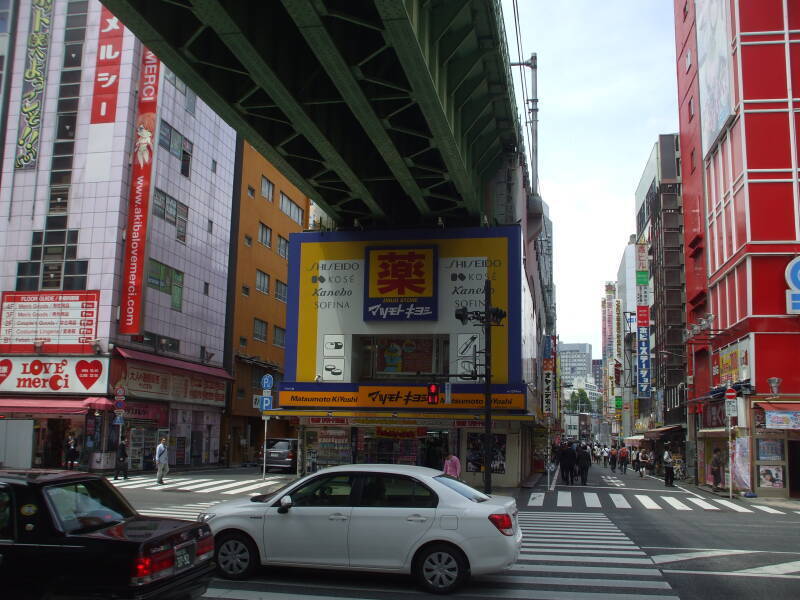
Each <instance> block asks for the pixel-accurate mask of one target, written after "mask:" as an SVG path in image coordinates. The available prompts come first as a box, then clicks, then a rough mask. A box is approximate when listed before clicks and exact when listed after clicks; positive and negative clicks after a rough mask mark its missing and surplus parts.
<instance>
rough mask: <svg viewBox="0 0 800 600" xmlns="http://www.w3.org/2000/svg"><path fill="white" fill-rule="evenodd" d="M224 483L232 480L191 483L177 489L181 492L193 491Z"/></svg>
mask: <svg viewBox="0 0 800 600" xmlns="http://www.w3.org/2000/svg"><path fill="white" fill-rule="evenodd" d="M226 481H233V479H212V480H210V481H204V482H203V483H193V484H191V485H184V486H181V487H180V488H178V489H181V490H194V489H197V488H202V487H208V486H210V485H215V484H217V483H224V482H226Z"/></svg>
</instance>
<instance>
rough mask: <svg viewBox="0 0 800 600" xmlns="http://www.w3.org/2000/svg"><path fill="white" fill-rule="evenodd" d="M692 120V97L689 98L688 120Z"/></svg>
mask: <svg viewBox="0 0 800 600" xmlns="http://www.w3.org/2000/svg"><path fill="white" fill-rule="evenodd" d="M692 119H694V96H692V97H691V98H689V120H690V121H691V120H692Z"/></svg>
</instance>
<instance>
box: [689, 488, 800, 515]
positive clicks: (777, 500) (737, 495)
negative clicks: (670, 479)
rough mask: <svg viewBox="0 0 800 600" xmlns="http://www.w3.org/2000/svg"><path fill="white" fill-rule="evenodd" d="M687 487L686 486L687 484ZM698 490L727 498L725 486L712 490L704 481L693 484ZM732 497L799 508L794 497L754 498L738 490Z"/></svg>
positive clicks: (751, 502)
mask: <svg viewBox="0 0 800 600" xmlns="http://www.w3.org/2000/svg"><path fill="white" fill-rule="evenodd" d="M687 487H688V486H687ZM693 487H696V488H697V489H699V490H703V491H704V492H705V493H706V494H711V495H713V496H719V497H720V498H726V499H727V498H728V490H727V488H722V489H720V490H717V491H714V489H713V488H712V487H711V486H710V485H708V484H705V483H701V484H698V485H695V486H693ZM733 499H734V500H739V501H741V502H744V503H745V504H762V505H765V506H773V507H776V508H777V507H781V508H786V509H788V510H800V500H797V499H794V498H771V497H769V496H756V497H755V498H747V497H745V496H742V495H741V494H740V493H738V492H734V493H733Z"/></svg>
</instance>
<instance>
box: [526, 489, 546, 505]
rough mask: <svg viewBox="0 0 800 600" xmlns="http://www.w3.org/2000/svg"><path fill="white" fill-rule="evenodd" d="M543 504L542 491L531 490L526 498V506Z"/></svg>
mask: <svg viewBox="0 0 800 600" xmlns="http://www.w3.org/2000/svg"><path fill="white" fill-rule="evenodd" d="M543 504H544V494H543V493H542V492H533V493H532V494H531V495H530V498H528V506H542V505H543Z"/></svg>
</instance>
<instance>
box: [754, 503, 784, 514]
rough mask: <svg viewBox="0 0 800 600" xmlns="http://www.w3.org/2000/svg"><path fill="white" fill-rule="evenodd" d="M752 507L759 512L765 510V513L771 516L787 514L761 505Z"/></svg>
mask: <svg viewBox="0 0 800 600" xmlns="http://www.w3.org/2000/svg"><path fill="white" fill-rule="evenodd" d="M750 506H752V507H753V508H757V509H758V510H763V511H764V512H765V513H770V514H773V515H785V514H786V513H785V512H781V511H779V510H775V509H774V508H772V507H770V506H762V505H761V504H751V505H750Z"/></svg>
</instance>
